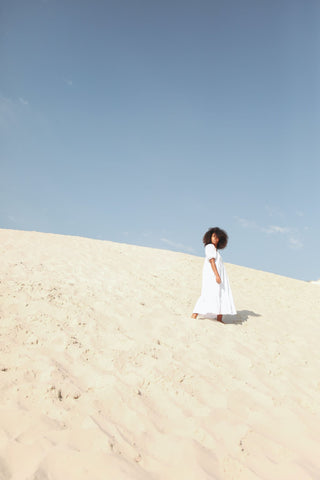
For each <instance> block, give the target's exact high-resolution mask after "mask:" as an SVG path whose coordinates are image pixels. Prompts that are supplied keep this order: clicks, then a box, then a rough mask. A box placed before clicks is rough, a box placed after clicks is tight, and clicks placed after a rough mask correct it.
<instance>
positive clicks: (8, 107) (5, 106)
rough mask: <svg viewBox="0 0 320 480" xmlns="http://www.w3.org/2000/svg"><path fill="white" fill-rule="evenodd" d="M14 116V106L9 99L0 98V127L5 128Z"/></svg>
mask: <svg viewBox="0 0 320 480" xmlns="http://www.w3.org/2000/svg"><path fill="white" fill-rule="evenodd" d="M15 116H16V105H15V104H14V102H13V101H12V100H11V98H7V97H3V96H0V127H7V126H8V124H10V123H11V122H12V121H14V119H15Z"/></svg>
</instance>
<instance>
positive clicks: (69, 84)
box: [64, 78, 73, 87]
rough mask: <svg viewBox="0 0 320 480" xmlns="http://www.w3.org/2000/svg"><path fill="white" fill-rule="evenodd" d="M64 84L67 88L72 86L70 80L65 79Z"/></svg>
mask: <svg viewBox="0 0 320 480" xmlns="http://www.w3.org/2000/svg"><path fill="white" fill-rule="evenodd" d="M64 82H65V83H66V84H67V85H68V86H69V87H72V85H73V82H72V80H70V78H65V79H64Z"/></svg>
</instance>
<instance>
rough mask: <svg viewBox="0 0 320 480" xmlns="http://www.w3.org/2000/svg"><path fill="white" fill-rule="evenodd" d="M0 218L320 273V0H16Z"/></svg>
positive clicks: (3, 87)
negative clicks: (205, 242) (213, 237)
mask: <svg viewBox="0 0 320 480" xmlns="http://www.w3.org/2000/svg"><path fill="white" fill-rule="evenodd" d="M0 23H1V24H0V27H1V28H0V31H1V33H0V35H1V37H0V42H1V43H0V58H1V77H0V135H1V138H0V141H1V146H0V148H1V151H0V153H1V172H0V201H1V204H0V226H1V227H2V228H13V229H21V230H36V231H42V232H52V233H61V234H68V235H81V236H86V237H92V238H100V239H104V240H111V241H115V242H124V243H130V244H137V245H144V246H149V247H155V248H164V249H168V250H175V251H181V252H187V253H192V254H195V255H199V256H200V255H203V247H202V236H203V234H204V232H205V231H206V229H207V228H208V227H212V226H219V227H221V228H224V229H225V230H226V231H227V232H228V234H229V237H230V241H229V245H228V247H227V249H226V250H225V251H224V252H222V253H223V258H224V260H225V261H227V262H230V263H234V264H237V265H242V266H247V267H252V268H255V269H259V270H265V271H269V272H273V273H278V274H280V275H285V276H289V277H294V278H299V279H302V280H316V279H318V278H320V260H319V253H318V251H319V237H320V214H319V206H320V198H319V197H320V194H319V180H320V162H319V143H320V141H319V138H320V135H319V125H320V122H319V121H320V88H319V85H320V68H319V67H320V61H319V58H320V57H319V53H320V2H319V0H225V1H224V0H223V1H221V0H220V1H216V0H184V1H182V0H112V1H109V0H46V1H45V0H28V1H26V0H21V1H17V0H4V1H2V2H1V10H0Z"/></svg>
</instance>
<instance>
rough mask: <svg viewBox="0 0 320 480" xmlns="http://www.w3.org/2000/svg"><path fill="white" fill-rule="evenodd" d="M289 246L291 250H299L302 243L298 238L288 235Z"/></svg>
mask: <svg viewBox="0 0 320 480" xmlns="http://www.w3.org/2000/svg"><path fill="white" fill-rule="evenodd" d="M289 246H290V248H292V249H293V250H300V248H302V247H303V243H302V242H301V240H299V238H296V237H290V238H289Z"/></svg>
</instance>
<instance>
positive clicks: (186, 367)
mask: <svg viewBox="0 0 320 480" xmlns="http://www.w3.org/2000/svg"><path fill="white" fill-rule="evenodd" d="M0 245H1V267H2V268H1V285H0V295H1V297H0V300H1V307H0V308H1V311H0V314H1V322H0V333H1V337H0V342H1V357H0V379H1V383H0V388H1V391H0V393H1V395H0V479H1V480H7V479H8V480H9V479H10V480H66V479H74V480H84V479H85V480H88V479H90V480H100V479H101V480H105V479H106V478H108V479H115V480H122V479H125V480H135V479H137V480H138V479H139V480H140V479H141V480H157V479H159V480H177V479H183V480H193V479H194V480H209V479H210V480H211V479H219V480H220V479H221V480H254V479H265V480H269V479H270V480H271V479H272V480H275V479H281V480H293V479H294V480H295V479H299V480H311V479H312V480H315V479H318V478H320V459H319V458H320V456H319V451H320V447H319V442H320V354H319V341H320V326H319V325H320V322H319V320H320V296H319V287H318V285H314V284H311V283H307V282H302V281H298V280H293V279H288V278H285V277H281V276H277V275H273V274H270V273H265V272H260V271H256V270H252V269H248V268H244V267H239V266H235V265H230V264H227V265H226V267H227V271H228V275H229V278H230V283H231V286H232V290H233V294H234V299H235V304H236V307H237V310H238V314H237V315H236V316H235V317H231V316H230V317H229V318H228V317H225V321H226V325H222V324H219V323H218V322H216V321H214V320H208V319H207V320H192V319H191V318H190V314H191V312H192V308H193V306H194V303H195V301H196V299H197V298H198V296H199V293H200V286H201V269H202V262H203V260H202V258H199V257H194V256H191V255H185V254H179V253H173V252H167V251H163V250H156V249H148V248H143V247H137V246H130V245H124V244H115V243H111V242H105V241H98V240H92V239H86V238H79V237H71V236H62V235H53V234H42V233H35V232H22V231H11V230H0Z"/></svg>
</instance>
